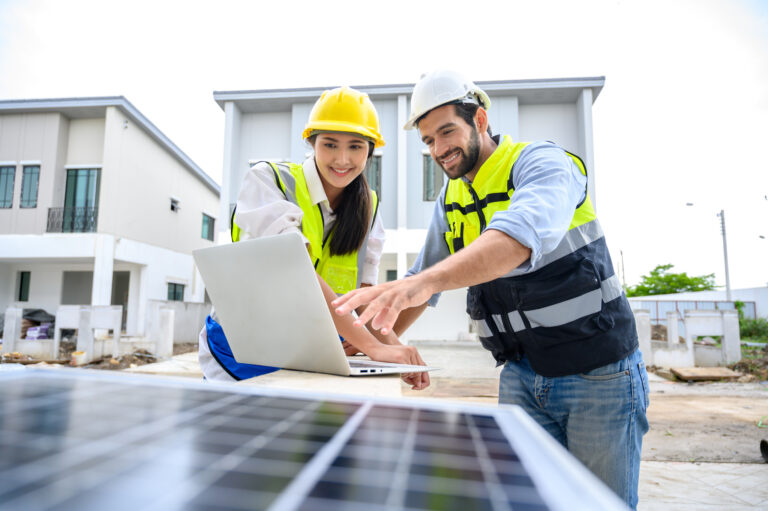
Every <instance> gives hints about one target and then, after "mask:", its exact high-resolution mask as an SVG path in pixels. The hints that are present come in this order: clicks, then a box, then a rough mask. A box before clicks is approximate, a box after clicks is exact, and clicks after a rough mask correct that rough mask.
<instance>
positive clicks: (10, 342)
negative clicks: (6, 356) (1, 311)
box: [3, 307, 23, 353]
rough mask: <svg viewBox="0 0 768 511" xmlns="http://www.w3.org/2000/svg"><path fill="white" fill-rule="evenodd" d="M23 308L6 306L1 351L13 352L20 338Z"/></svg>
mask: <svg viewBox="0 0 768 511" xmlns="http://www.w3.org/2000/svg"><path fill="white" fill-rule="evenodd" d="M22 314H23V309H20V308H18V307H8V308H7V309H5V324H4V326H3V353H13V352H14V351H16V345H17V343H18V342H19V341H20V340H21V319H22Z"/></svg>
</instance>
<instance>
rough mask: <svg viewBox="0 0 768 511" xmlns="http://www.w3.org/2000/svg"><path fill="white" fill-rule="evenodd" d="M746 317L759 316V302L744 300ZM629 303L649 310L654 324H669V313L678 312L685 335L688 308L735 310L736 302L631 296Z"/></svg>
mask: <svg viewBox="0 0 768 511" xmlns="http://www.w3.org/2000/svg"><path fill="white" fill-rule="evenodd" d="M743 303H744V308H743V309H742V310H743V312H744V317H745V318H748V319H755V318H756V317H757V304H756V303H755V302H743ZM629 305H630V307H632V310H633V311H634V310H647V311H648V312H649V313H650V315H651V324H652V325H664V326H665V327H666V325H667V313H668V312H676V313H677V321H678V323H677V324H678V328H679V332H680V335H681V336H683V337H685V325H684V324H683V312H684V311H687V310H734V309H736V307H735V306H734V302H726V301H718V300H637V299H632V298H630V300H629Z"/></svg>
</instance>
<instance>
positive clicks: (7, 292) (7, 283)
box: [0, 263, 16, 315]
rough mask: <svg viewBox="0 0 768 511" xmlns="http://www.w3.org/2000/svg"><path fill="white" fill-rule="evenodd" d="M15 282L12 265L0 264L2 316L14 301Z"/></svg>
mask: <svg viewBox="0 0 768 511" xmlns="http://www.w3.org/2000/svg"><path fill="white" fill-rule="evenodd" d="M15 282H16V280H15V277H14V276H13V275H12V273H11V265H10V264H8V263H0V315H2V314H4V313H5V309H7V308H8V305H9V304H10V303H11V302H12V301H13V293H14V286H15V285H16V284H15Z"/></svg>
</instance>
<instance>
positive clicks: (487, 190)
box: [445, 136, 596, 254]
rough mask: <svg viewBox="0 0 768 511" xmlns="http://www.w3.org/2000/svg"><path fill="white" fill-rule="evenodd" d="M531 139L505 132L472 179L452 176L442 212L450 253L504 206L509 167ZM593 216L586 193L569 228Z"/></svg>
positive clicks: (474, 235)
mask: <svg viewBox="0 0 768 511" xmlns="http://www.w3.org/2000/svg"><path fill="white" fill-rule="evenodd" d="M529 144H530V142H516V143H515V142H512V139H511V138H509V137H508V136H505V137H504V139H503V140H502V141H501V143H500V144H499V146H498V147H497V148H496V150H495V151H494V152H493V154H492V155H491V156H490V157H489V158H488V160H486V161H485V163H483V165H482V166H481V167H480V169H479V170H478V172H477V175H476V176H475V179H474V180H473V181H472V183H467V182H466V181H464V180H463V179H452V180H451V181H450V182H449V183H448V188H447V190H446V192H445V214H446V217H447V220H448V225H449V226H450V231H448V232H446V233H445V242H446V243H447V244H448V249H449V250H450V252H451V254H453V253H454V252H456V251H458V250H460V249H462V248H464V247H465V246H467V245H469V244H470V243H472V242H473V241H475V240H476V239H477V238H478V236H480V234H481V233H482V232H483V231H484V230H485V228H486V227H487V226H488V222H490V220H491V218H493V215H495V214H496V212H497V211H503V210H506V209H507V208H508V207H509V202H510V200H511V199H512V194H513V193H514V191H515V189H514V186H513V185H512V174H513V173H512V168H513V166H514V164H515V162H516V161H517V159H518V158H519V157H520V153H522V151H523V149H525V147H526V146H528V145H529ZM566 153H567V154H568V156H570V157H571V158H572V159H573V161H574V162H575V163H576V165H577V166H578V167H579V170H581V173H582V174H583V175H587V171H586V167H585V166H584V162H582V161H581V159H580V158H579V157H578V156H576V155H574V154H571V153H568V152H567V151H566ZM595 218H596V216H595V210H594V208H593V207H592V201H591V200H590V199H589V195H587V197H586V199H585V200H584V202H583V203H582V204H581V205H580V206H579V207H578V208H577V209H576V211H575V212H574V214H573V219H572V220H571V225H570V227H569V228H568V229H569V230H570V229H573V228H575V227H578V226H580V225H583V224H586V223H587V222H590V221H592V220H594V219H595Z"/></svg>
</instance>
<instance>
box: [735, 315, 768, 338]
mask: <svg viewBox="0 0 768 511" xmlns="http://www.w3.org/2000/svg"><path fill="white" fill-rule="evenodd" d="M739 334H740V335H741V337H742V338H744V337H749V338H752V339H764V340H766V341H768V319H766V318H757V319H742V320H740V321H739Z"/></svg>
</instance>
